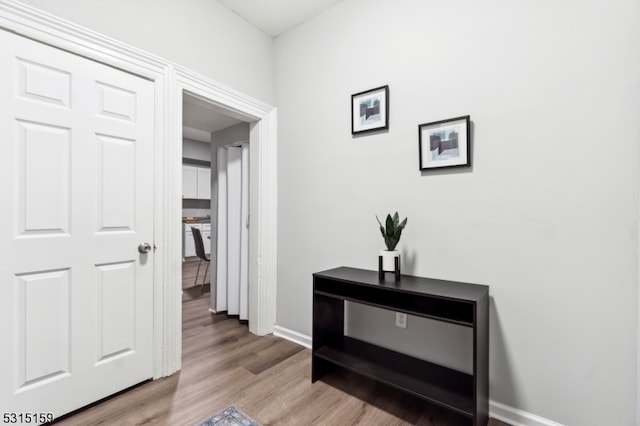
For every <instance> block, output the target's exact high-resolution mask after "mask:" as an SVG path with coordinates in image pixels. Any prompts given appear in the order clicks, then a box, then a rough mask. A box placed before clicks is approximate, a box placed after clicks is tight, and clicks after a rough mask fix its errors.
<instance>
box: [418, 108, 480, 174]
mask: <svg viewBox="0 0 640 426" xmlns="http://www.w3.org/2000/svg"><path fill="white" fill-rule="evenodd" d="M418 144H419V155H420V170H430V169H440V168H443V167H469V166H471V118H470V116H468V115H464V116H462V117H455V118H449V119H447V120H440V121H433V122H431V123H424V124H420V125H418Z"/></svg>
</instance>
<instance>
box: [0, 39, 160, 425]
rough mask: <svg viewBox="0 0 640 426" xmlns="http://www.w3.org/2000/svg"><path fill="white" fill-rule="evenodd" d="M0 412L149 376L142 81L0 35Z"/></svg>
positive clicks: (104, 391)
mask: <svg viewBox="0 0 640 426" xmlns="http://www.w3.org/2000/svg"><path fill="white" fill-rule="evenodd" d="M0 76H2V78H0V134H1V135H2V138H1V143H0V194H2V200H3V202H2V209H0V259H1V260H0V342H2V344H1V345H0V407H1V408H2V410H1V411H4V412H18V413H25V412H51V413H53V414H54V415H55V416H56V417H58V416H60V415H62V414H65V413H68V412H70V411H72V410H75V409H77V408H79V407H82V406H84V405H87V404H89V403H91V402H94V401H96V400H98V399H100V398H103V397H105V396H107V395H110V394H113V393H115V392H117V391H120V390H122V389H125V388H127V387H129V386H131V385H134V384H136V383H139V382H141V381H144V380H146V379H148V378H151V377H152V376H153V372H152V369H153V352H152V336H153V323H152V321H153V315H152V313H153V311H152V302H153V281H152V280H153V275H152V272H153V260H154V258H153V252H152V251H151V252H150V253H148V254H141V253H139V252H138V245H139V244H140V243H143V242H148V243H150V244H151V245H153V180H152V177H153V173H152V172H153V163H152V161H153V160H152V159H153V115H154V112H153V109H154V99H153V98H154V94H153V84H152V83H151V82H149V81H147V80H145V79H142V78H140V77H136V76H133V75H131V74H127V73H125V72H122V71H119V70H116V69H113V68H110V67H107V66H105V65H102V64H98V63H95V62H92V61H90V60H88V59H85V58H81V57H79V56H75V55H73V54H70V53H67V52H64V51H61V50H57V49H55V48H52V47H49V46H46V45H43V44H39V43H37V42H34V41H31V40H28V39H25V38H22V37H19V36H16V35H14V34H10V33H7V32H5V31H0Z"/></svg>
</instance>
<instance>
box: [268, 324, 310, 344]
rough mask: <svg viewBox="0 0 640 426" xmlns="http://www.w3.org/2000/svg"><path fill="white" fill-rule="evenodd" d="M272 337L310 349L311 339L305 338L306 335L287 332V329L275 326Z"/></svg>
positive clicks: (291, 331)
mask: <svg viewBox="0 0 640 426" xmlns="http://www.w3.org/2000/svg"><path fill="white" fill-rule="evenodd" d="M273 335H274V336H278V337H282V338H283V339H287V340H290V341H292V342H293V343H297V344H299V345H302V346H304V347H305V348H309V349H311V337H310V336H307V335H306V334H302V333H298V332H297V331H293V330H289V329H288V328H284V327H280V326H279V325H276V326H274V327H273Z"/></svg>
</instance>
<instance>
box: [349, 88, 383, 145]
mask: <svg viewBox="0 0 640 426" xmlns="http://www.w3.org/2000/svg"><path fill="white" fill-rule="evenodd" d="M388 128H389V86H381V87H376V88H375V89H371V90H366V91H364V92H360V93H356V94H354V95H351V134H352V135H355V134H358V133H365V132H372V131H376V130H383V129H388Z"/></svg>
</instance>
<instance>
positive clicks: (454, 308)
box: [311, 267, 489, 426]
mask: <svg viewBox="0 0 640 426" xmlns="http://www.w3.org/2000/svg"><path fill="white" fill-rule="evenodd" d="M313 287H314V289H313V348H312V374H311V376H312V377H311V380H312V381H313V382H315V381H316V380H318V379H320V378H321V377H322V376H323V375H324V374H326V373H327V372H328V371H330V370H331V369H333V368H334V367H336V366H338V367H342V368H346V369H349V370H352V371H355V372H357V373H359V374H361V375H363V376H366V377H369V378H372V379H374V380H376V381H379V382H381V383H384V384H386V385H389V386H391V387H394V388H396V389H400V390H402V391H404V392H407V393H409V394H411V395H414V396H416V397H419V398H422V399H424V400H426V401H429V402H431V403H434V404H437V405H440V406H442V407H445V408H447V409H449V410H451V411H454V412H456V413H458V414H460V415H462V416H464V417H466V418H468V420H469V424H473V425H474V426H477V425H483V426H485V425H486V424H487V421H488V412H489V407H488V360H489V353H488V322H489V314H488V312H489V310H488V293H489V291H488V287H487V286H482V285H476V284H467V283H458V282H452V281H442V280H434V279H428V278H419V277H413V276H408V275H403V276H402V277H401V279H400V281H398V282H396V281H379V278H378V273H377V271H367V270H362V269H354V268H346V267H342V268H336V269H331V270H328V271H324V272H318V273H315V274H313ZM345 300H347V301H352V302H356V303H363V304H366V305H370V306H376V307H380V308H384V309H389V310H393V311H397V312H405V313H408V314H411V315H417V316H422V317H426V318H431V319H435V320H438V321H444V322H449V323H454V324H458V325H460V326H464V327H471V328H472V329H473V340H474V342H473V348H474V353H473V373H472V374H468V373H465V372H461V371H457V370H453V369H450V368H447V367H443V366H440V365H437V364H434V363H431V362H428V361H425V360H421V359H418V358H414V357H412V356H409V355H405V354H402V353H399V352H396V351H393V350H389V349H386V348H382V347H380V346H377V345H373V344H370V343H367V342H363V341H361V340H358V339H354V338H352V337H347V336H345V335H344V301H345Z"/></svg>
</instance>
